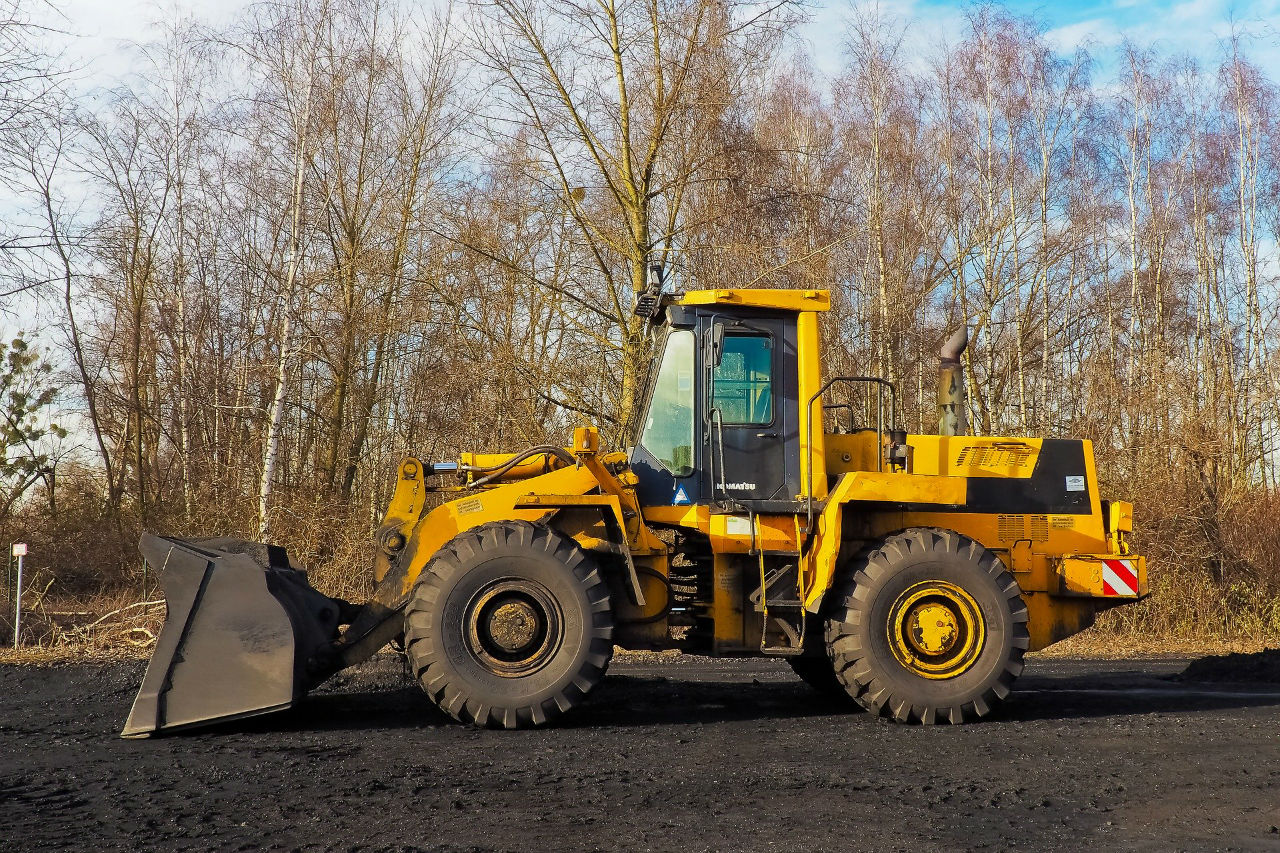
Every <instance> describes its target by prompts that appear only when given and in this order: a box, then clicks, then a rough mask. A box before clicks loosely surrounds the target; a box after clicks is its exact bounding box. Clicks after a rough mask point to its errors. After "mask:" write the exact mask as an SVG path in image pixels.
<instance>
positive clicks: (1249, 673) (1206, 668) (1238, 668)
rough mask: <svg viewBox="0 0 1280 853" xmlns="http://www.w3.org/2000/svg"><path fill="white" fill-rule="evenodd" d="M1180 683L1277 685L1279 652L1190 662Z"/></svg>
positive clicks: (1205, 658) (1214, 657)
mask: <svg viewBox="0 0 1280 853" xmlns="http://www.w3.org/2000/svg"><path fill="white" fill-rule="evenodd" d="M1178 679H1179V680H1181V681H1236V682H1242V681H1259V682H1266V683H1276V684H1280V649H1264V650H1263V651H1260V652H1254V653H1253V654H1230V655H1212V656H1210V657H1203V658H1200V659H1199V660H1193V661H1192V662H1191V664H1190V665H1189V666H1188V667H1187V668H1186V669H1184V670H1183V671H1182V673H1181V674H1180V675H1179V676H1178Z"/></svg>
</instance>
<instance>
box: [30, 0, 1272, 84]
mask: <svg viewBox="0 0 1280 853" xmlns="http://www.w3.org/2000/svg"><path fill="white" fill-rule="evenodd" d="M246 2H247V0H54V3H55V5H58V6H60V7H61V8H62V9H63V10H64V11H65V13H66V20H65V21H63V22H61V25H62V27H64V28H66V29H70V30H71V31H72V32H75V33H77V34H78V35H79V36H80V38H78V39H76V43H75V45H74V47H73V52H74V54H75V55H76V56H77V57H78V58H79V59H80V60H81V61H82V63H83V64H84V65H86V66H87V68H86V71H87V72H88V76H90V77H93V78H95V79H96V80H105V81H110V80H112V79H118V78H119V77H120V76H121V75H122V74H124V73H127V71H128V67H129V58H128V54H127V53H125V52H123V51H121V50H120V49H119V47H118V46H119V44H120V43H121V42H122V41H125V40H130V39H132V40H146V39H147V22H149V21H152V20H155V19H156V18H158V17H161V16H162V15H163V14H164V12H165V11H166V10H175V9H176V10H181V11H184V12H188V13H192V14H197V15H200V16H205V17H212V18H213V19H214V20H219V21H225V20H228V19H229V18H230V17H232V16H233V15H234V13H235V11H236V10H237V9H239V8H241V7H243V6H244V5H246ZM410 2H412V0H410ZM418 2H422V3H426V4H442V3H443V2H445V0H418ZM455 2H456V0H455ZM548 2H554V0H548ZM969 5H970V4H969V3H968V2H956V1H955V0H880V7H881V8H882V9H884V10H885V11H887V12H889V13H890V14H891V15H892V17H894V18H895V19H898V20H901V21H908V22H911V25H910V28H909V31H908V36H907V41H908V44H909V45H910V46H911V47H912V50H911V51H910V53H911V55H916V56H919V55H922V54H924V53H926V52H927V51H928V49H929V48H930V47H931V46H932V45H934V44H936V43H938V42H939V41H943V40H948V41H955V40H957V39H958V38H959V34H960V32H961V31H962V27H963V19H964V13H965V9H966V8H968V6H969ZM1005 5H1006V7H1007V8H1009V9H1011V10H1012V11H1014V12H1016V13H1019V14H1024V15H1031V16H1034V17H1035V18H1036V19H1038V20H1040V21H1041V22H1042V23H1043V25H1044V26H1045V28H1046V30H1047V36H1048V38H1049V39H1050V41H1051V42H1052V43H1053V44H1055V45H1057V46H1058V47H1059V48H1060V49H1061V50H1063V51H1066V52H1070V51H1072V50H1074V49H1075V48H1076V47H1078V46H1080V45H1089V46H1090V49H1091V52H1092V53H1093V54H1094V55H1095V57H1096V58H1097V59H1098V60H1099V71H1100V72H1102V74H1103V75H1104V76H1105V75H1106V72H1107V68H1108V67H1109V64H1110V59H1111V57H1112V56H1113V55H1114V52H1115V49H1116V48H1117V47H1118V46H1119V45H1120V44H1121V43H1122V41H1123V39H1124V38H1125V37H1126V36H1127V37H1129V38H1131V39H1132V40H1133V41H1135V42H1136V43H1138V44H1141V45H1153V46H1155V47H1157V48H1158V49H1159V50H1160V52H1161V53H1165V54H1168V53H1189V54H1191V55H1193V56H1195V57H1197V58H1199V59H1201V60H1202V61H1205V62H1208V63H1214V62H1216V60H1217V59H1218V58H1219V56H1220V54H1221V44H1222V42H1223V40H1225V39H1226V38H1227V37H1228V36H1229V35H1230V32H1231V28H1232V22H1233V21H1234V22H1235V26H1236V27H1237V29H1238V30H1239V31H1241V32H1243V33H1245V34H1247V35H1249V36H1250V42H1249V48H1250V51H1249V52H1250V55H1251V56H1252V57H1253V58H1254V60H1255V61H1256V62H1258V63H1259V64H1261V65H1263V66H1264V67H1265V68H1266V69H1267V70H1268V71H1269V72H1270V74H1271V77H1272V79H1273V80H1274V79H1280V0H1156V2H1143V0H1118V2H1111V3H1108V2H1098V0H1083V2H1064V0H1050V2H1045V0H1009V2H1007V3H1005ZM851 8H852V6H851V3H850V2H848V0H809V10H810V12H811V14H812V16H813V18H812V20H811V21H810V23H809V24H808V25H807V26H806V27H805V28H804V30H803V32H802V34H801V37H802V38H803V39H804V40H805V41H807V42H808V44H809V45H810V46H811V53H812V54H813V56H814V60H815V63H816V64H817V66H818V68H819V69H820V70H822V71H824V72H827V73H835V72H836V71H838V70H839V69H840V67H841V65H842V64H843V60H842V54H843V45H842V33H843V31H844V22H845V20H846V19H847V18H848V17H849V15H850V10H851Z"/></svg>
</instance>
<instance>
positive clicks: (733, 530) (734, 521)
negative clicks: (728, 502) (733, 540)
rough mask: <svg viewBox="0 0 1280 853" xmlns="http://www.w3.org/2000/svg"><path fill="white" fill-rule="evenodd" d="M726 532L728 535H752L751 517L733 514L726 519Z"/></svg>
mask: <svg viewBox="0 0 1280 853" xmlns="http://www.w3.org/2000/svg"><path fill="white" fill-rule="evenodd" d="M724 532H725V535H726V536H750V535H751V519H749V518H738V517H737V516H732V515H731V516H729V517H728V518H726V519H725V520H724Z"/></svg>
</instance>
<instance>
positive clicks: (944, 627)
mask: <svg viewBox="0 0 1280 853" xmlns="http://www.w3.org/2000/svg"><path fill="white" fill-rule="evenodd" d="M851 569H852V571H850V572H848V573H847V574H846V576H845V579H844V581H843V583H841V584H840V585H839V586H837V587H836V588H834V589H833V590H832V591H831V593H830V595H831V596H832V598H831V606H830V609H829V611H828V613H829V617H828V619H827V628H826V639H827V651H828V654H829V655H830V656H831V661H832V664H833V672H834V674H835V676H836V678H837V679H839V681H840V682H841V684H842V685H843V686H844V689H845V690H846V691H847V692H848V693H849V695H850V696H852V697H853V698H854V699H855V700H857V702H858V703H859V704H860V705H862V706H863V707H864V708H866V709H867V710H868V711H871V712H872V713H875V714H880V715H883V716H886V717H891V718H893V719H894V720H897V721H898V722H904V723H907V722H920V723H925V724H931V723H935V722H949V723H962V722H965V721H966V720H976V719H980V718H982V717H985V716H987V715H988V714H989V713H991V711H992V710H993V709H994V708H995V707H996V706H997V705H999V704H1000V702H1002V701H1003V700H1004V699H1005V698H1006V697H1007V696H1008V695H1009V692H1010V689H1011V687H1012V685H1013V681H1014V679H1015V678H1017V677H1018V675H1019V674H1021V672H1022V666H1023V664H1022V657H1023V655H1024V654H1025V653H1026V650H1027V646H1028V634H1027V608H1026V605H1025V604H1024V603H1023V601H1022V596H1021V591H1020V590H1019V588H1018V584H1017V581H1015V580H1014V578H1013V575H1012V574H1010V573H1009V572H1008V571H1007V570H1006V569H1005V567H1004V564H1003V563H1002V562H1001V561H1000V558H999V557H997V556H996V555H995V554H993V553H991V552H990V551H988V550H987V549H986V548H984V547H982V546H981V545H979V544H978V543H977V542H974V541H973V540H972V539H969V538H968V537H965V536H961V535H960V534H958V533H955V532H953V531H949V530H935V529H913V530H907V531H905V532H903V533H899V534H896V535H893V536H890V537H887V538H886V539H884V540H882V541H881V542H879V543H878V544H877V545H875V546H873V547H870V548H868V549H866V550H864V551H863V552H862V553H861V554H860V555H859V556H858V558H857V559H855V560H854V561H853V564H852V566H851ZM934 625H936V628H935V627H932V626H934Z"/></svg>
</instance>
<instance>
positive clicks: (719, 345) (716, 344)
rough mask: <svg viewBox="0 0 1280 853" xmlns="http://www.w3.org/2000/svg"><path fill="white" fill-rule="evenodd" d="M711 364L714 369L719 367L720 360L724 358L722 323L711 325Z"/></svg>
mask: <svg viewBox="0 0 1280 853" xmlns="http://www.w3.org/2000/svg"><path fill="white" fill-rule="evenodd" d="M709 344H710V347H711V352H710V355H711V364H712V366H714V367H719V366H720V361H721V359H723V358H724V323H712V324H711V340H710V341H709Z"/></svg>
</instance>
